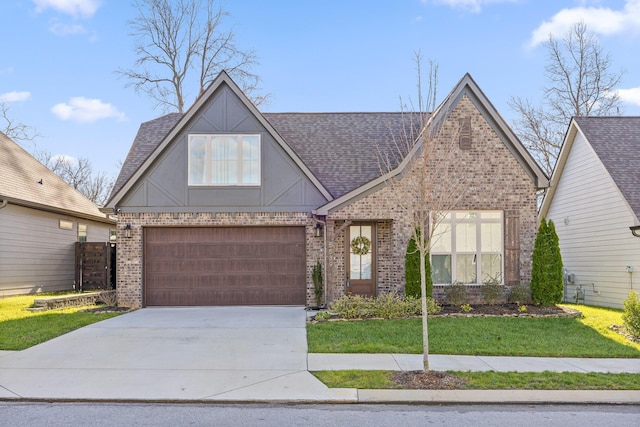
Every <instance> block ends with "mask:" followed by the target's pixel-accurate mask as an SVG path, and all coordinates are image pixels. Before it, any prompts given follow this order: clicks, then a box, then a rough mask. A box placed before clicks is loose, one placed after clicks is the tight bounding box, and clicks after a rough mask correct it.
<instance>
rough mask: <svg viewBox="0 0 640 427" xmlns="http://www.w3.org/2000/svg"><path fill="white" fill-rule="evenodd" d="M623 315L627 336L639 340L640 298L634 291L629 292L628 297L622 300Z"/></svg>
mask: <svg viewBox="0 0 640 427" xmlns="http://www.w3.org/2000/svg"><path fill="white" fill-rule="evenodd" d="M623 304H624V313H622V320H623V321H624V327H625V329H626V330H627V333H628V334H629V335H632V336H633V337H635V338H640V298H638V293H637V292H636V291H629V296H628V297H627V299H625V300H624V302H623Z"/></svg>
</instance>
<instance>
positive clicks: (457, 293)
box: [444, 282, 469, 305]
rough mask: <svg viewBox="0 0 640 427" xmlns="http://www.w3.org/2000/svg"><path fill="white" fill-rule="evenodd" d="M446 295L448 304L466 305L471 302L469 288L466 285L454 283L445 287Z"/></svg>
mask: <svg viewBox="0 0 640 427" xmlns="http://www.w3.org/2000/svg"><path fill="white" fill-rule="evenodd" d="M444 295H445V300H446V301H447V304H451V305H462V304H466V303H467V302H468V300H469V298H468V297H467V287H466V286H465V284H464V283H460V282H454V283H452V284H450V285H447V286H445V288H444Z"/></svg>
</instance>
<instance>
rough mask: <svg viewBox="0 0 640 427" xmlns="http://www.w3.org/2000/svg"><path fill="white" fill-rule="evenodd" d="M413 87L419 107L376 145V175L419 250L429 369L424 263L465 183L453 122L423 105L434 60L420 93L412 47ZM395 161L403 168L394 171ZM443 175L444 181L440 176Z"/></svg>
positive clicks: (432, 83) (431, 98)
mask: <svg viewBox="0 0 640 427" xmlns="http://www.w3.org/2000/svg"><path fill="white" fill-rule="evenodd" d="M414 55H415V63H416V72H417V74H418V78H417V81H418V83H417V89H418V100H417V104H418V106H419V107H420V110H418V111H416V110H408V111H407V108H406V106H403V123H404V127H403V129H402V130H401V131H400V132H399V136H397V137H396V136H395V133H392V135H394V138H393V141H392V143H391V145H390V146H389V147H381V146H379V147H378V158H379V165H380V168H381V174H382V176H383V177H385V184H386V190H387V193H386V194H388V197H389V198H390V201H389V202H390V203H391V204H392V206H394V210H395V211H396V212H400V213H402V215H403V217H404V218H405V222H406V226H407V227H408V228H410V234H411V237H412V238H413V240H414V241H415V242H416V248H417V251H418V252H419V253H420V287H421V293H422V332H423V362H424V370H429V333H428V320H427V299H426V298H427V291H426V282H427V276H426V262H425V259H426V257H427V256H429V253H430V252H431V248H432V247H433V244H434V242H435V241H436V240H437V239H438V237H439V236H437V235H436V233H437V230H438V225H439V224H440V223H441V222H442V220H443V219H444V218H445V217H446V215H447V212H448V211H450V210H453V209H454V208H455V207H456V206H458V203H459V202H460V201H461V200H462V198H463V197H465V194H466V193H467V189H468V188H469V184H470V183H469V182H468V178H467V176H468V174H466V173H464V170H463V169H464V164H463V163H462V162H460V161H459V159H457V158H456V148H457V144H456V142H457V141H458V136H459V127H457V124H456V125H455V126H453V127H451V123H445V124H443V125H442V127H441V128H439V129H437V128H436V126H434V124H433V123H432V122H431V121H430V114H429V113H428V112H427V111H426V110H425V108H428V109H430V110H433V109H435V107H436V104H435V101H436V89H437V83H438V65H437V63H435V62H433V61H429V79H428V85H427V98H426V99H425V97H424V96H423V93H422V92H423V88H424V86H423V83H422V76H421V74H422V61H423V58H422V55H421V53H420V52H414ZM399 166H402V167H403V168H404V171H405V173H403V174H402V175H399V174H397V172H398V171H399V168H398V167H399ZM443 176H446V177H448V179H447V180H443V179H442V177H443Z"/></svg>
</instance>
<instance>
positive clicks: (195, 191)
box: [118, 82, 327, 212]
mask: <svg viewBox="0 0 640 427" xmlns="http://www.w3.org/2000/svg"><path fill="white" fill-rule="evenodd" d="M185 119H186V120H185ZM178 128H179V129H178ZM190 134H254V135H259V136H260V156H261V158H260V170H261V179H260V185H258V186H190V185H189V182H188V162H189V159H188V153H189V151H188V140H189V135H190ZM144 166H145V167H144V170H143V172H142V173H141V174H140V177H138V178H137V179H136V180H135V183H133V185H132V186H131V188H130V189H128V191H127V192H126V195H124V197H122V199H121V200H120V201H119V203H118V206H119V207H120V208H121V209H132V210H135V211H143V212H144V211H147V212H154V211H163V212H167V211H169V212H171V211H174V212H180V211H193V210H198V211H212V212H216V211H231V212H233V211H243V212H247V211H249V212H251V211H255V212H258V211H259V212H281V211H309V210H311V209H313V208H315V207H317V206H319V205H321V204H323V203H325V202H326V201H327V197H325V195H323V193H322V192H321V191H320V189H318V188H317V186H316V184H315V183H314V182H313V181H312V180H311V179H310V178H309V176H308V174H307V173H305V171H304V170H302V169H301V167H300V165H299V163H297V162H296V159H294V158H292V156H291V155H290V154H289V153H287V152H286V151H285V149H284V147H283V146H282V143H281V142H280V141H278V140H277V135H276V136H274V135H273V133H272V132H271V131H270V129H267V126H265V123H263V121H261V120H260V118H259V116H257V115H256V114H255V112H254V111H251V109H250V108H249V107H248V106H247V105H246V103H245V102H244V100H243V99H241V98H240V97H239V96H238V94H237V93H236V92H235V91H234V90H233V88H232V87H231V86H229V84H227V83H226V82H222V83H220V84H219V85H218V86H217V87H216V89H215V90H214V91H212V92H211V93H209V94H208V96H207V97H206V101H205V102H203V103H202V104H201V105H200V106H199V108H198V110H197V111H196V112H195V113H193V114H192V115H191V116H190V117H185V118H182V119H181V122H180V123H179V124H178V126H177V127H176V128H175V129H174V130H173V131H172V132H171V133H170V138H168V139H167V140H166V141H165V142H164V143H163V144H161V145H160V146H157V147H156V148H155V151H154V152H153V159H152V161H151V162H149V164H148V165H144Z"/></svg>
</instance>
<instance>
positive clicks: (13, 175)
mask: <svg viewBox="0 0 640 427" xmlns="http://www.w3.org/2000/svg"><path fill="white" fill-rule="evenodd" d="M0 199H1V200H3V201H4V200H7V201H9V202H10V203H14V204H17V205H21V206H28V207H33V208H36V209H41V210H46V211H50V212H59V213H64V214H68V215H72V216H77V217H81V218H87V219H93V220H96V221H103V222H113V221H110V220H108V219H107V217H106V215H105V214H103V213H102V212H100V210H99V209H98V206H96V205H95V204H94V203H93V202H92V201H91V200H89V199H87V198H86V197H85V196H84V195H82V194H81V193H80V192H78V191H76V190H75V189H74V188H72V187H71V186H70V185H69V184H67V183H66V182H64V181H63V180H62V178H60V177H59V176H58V175H56V174H55V173H53V172H52V171H51V170H49V169H48V168H47V167H46V166H44V165H43V164H42V163H40V162H39V161H37V160H36V159H35V158H34V157H33V156H31V155H30V154H29V153H27V152H26V151H25V150H24V149H23V148H22V147H20V146H19V145H18V144H16V143H15V142H14V141H12V140H11V139H9V138H8V137H7V136H6V135H5V134H3V133H2V132H0Z"/></svg>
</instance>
